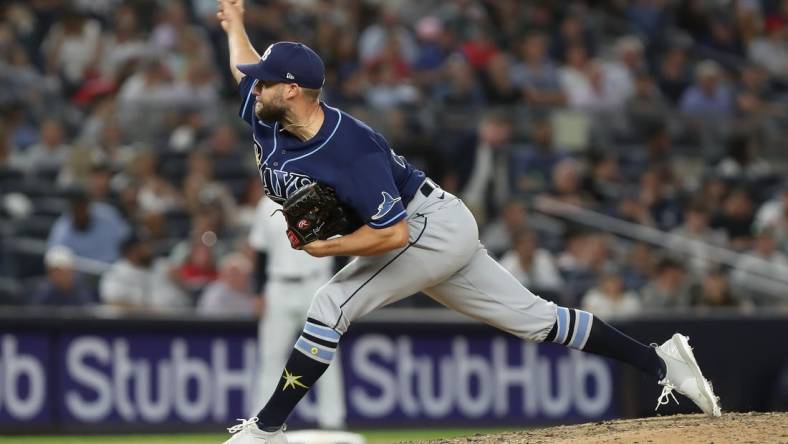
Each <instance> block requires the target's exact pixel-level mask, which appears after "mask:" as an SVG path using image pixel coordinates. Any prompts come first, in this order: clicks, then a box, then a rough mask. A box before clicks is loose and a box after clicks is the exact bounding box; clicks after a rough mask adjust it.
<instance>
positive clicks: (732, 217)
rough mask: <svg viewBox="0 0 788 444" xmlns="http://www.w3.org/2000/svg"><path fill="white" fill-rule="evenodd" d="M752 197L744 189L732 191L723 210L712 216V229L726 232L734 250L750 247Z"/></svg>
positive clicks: (724, 203) (752, 217)
mask: <svg viewBox="0 0 788 444" xmlns="http://www.w3.org/2000/svg"><path fill="white" fill-rule="evenodd" d="M753 205H754V204H753V201H752V197H751V196H750V193H749V191H747V190H746V189H744V188H737V189H734V190H732V191H731V192H730V193H729V194H728V196H727V197H726V198H725V200H724V201H723V206H722V208H721V210H720V211H719V212H718V213H717V214H715V215H713V216H712V220H711V226H712V228H718V229H721V230H723V231H725V234H726V236H727V238H728V242H729V244H730V246H731V248H733V249H734V250H737V251H744V250H746V249H748V248H749V247H750V242H751V240H752V237H751V236H752V224H753V219H754V215H753V213H754V208H753Z"/></svg>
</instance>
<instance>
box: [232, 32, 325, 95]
mask: <svg viewBox="0 0 788 444" xmlns="http://www.w3.org/2000/svg"><path fill="white" fill-rule="evenodd" d="M236 68H238V70H239V71H241V72H242V73H244V74H245V75H247V76H250V77H253V78H255V79H257V80H263V81H268V82H284V83H297V84H298V85H299V86H303V87H304V88H311V89H319V88H321V87H323V82H324V81H325V79H326V67H325V65H323V60H322V59H321V58H320V56H319V55H317V53H316V52H315V51H313V50H312V48H310V47H308V46H306V45H304V44H303V43H296V42H277V43H274V44H272V45H271V46H269V47H268V49H266V50H265V52H264V53H263V55H262V57H260V61H259V62H257V63H250V64H247V65H236Z"/></svg>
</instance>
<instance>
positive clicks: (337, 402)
mask: <svg viewBox="0 0 788 444" xmlns="http://www.w3.org/2000/svg"><path fill="white" fill-rule="evenodd" d="M338 353H339V351H337V355H335V356H334V360H333V361H331V364H329V366H328V368H327V369H326V372H325V373H323V376H321V377H320V379H318V381H317V423H318V424H319V425H320V427H321V428H323V429H329V430H341V429H344V428H345V417H346V414H347V413H346V408H345V384H344V381H343V378H342V363H341V362H340V359H339V356H338Z"/></svg>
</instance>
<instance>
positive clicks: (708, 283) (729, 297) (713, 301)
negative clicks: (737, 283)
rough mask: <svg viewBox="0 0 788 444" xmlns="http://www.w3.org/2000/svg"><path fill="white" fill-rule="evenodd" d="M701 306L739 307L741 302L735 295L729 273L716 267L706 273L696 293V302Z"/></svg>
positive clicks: (695, 303)
mask: <svg viewBox="0 0 788 444" xmlns="http://www.w3.org/2000/svg"><path fill="white" fill-rule="evenodd" d="M693 305H696V306H700V307H738V306H740V305H742V304H741V302H740V301H739V300H738V299H736V297H734V295H733V292H732V291H731V286H730V280H729V277H728V274H727V273H726V272H725V271H723V270H722V269H721V268H719V267H716V268H712V269H711V270H709V271H708V273H706V275H705V276H704V277H703V279H702V282H701V284H700V285H699V286H697V288H696V290H695V295H694V304H693Z"/></svg>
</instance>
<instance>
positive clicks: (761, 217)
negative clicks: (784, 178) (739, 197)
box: [753, 183, 788, 254]
mask: <svg viewBox="0 0 788 444" xmlns="http://www.w3.org/2000/svg"><path fill="white" fill-rule="evenodd" d="M753 227H754V229H755V230H756V231H761V230H763V229H764V228H767V227H771V228H773V229H774V230H775V233H776V234H777V236H778V239H780V241H781V243H782V244H783V245H782V248H783V249H784V251H785V252H786V254H788V183H786V184H784V185H783V186H782V188H781V190H780V192H779V193H778V194H777V195H776V196H775V197H774V198H772V199H770V200H768V201H766V202H764V203H763V204H762V205H761V206H760V208H758V212H757V213H756V214H755V222H754V223H753Z"/></svg>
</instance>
